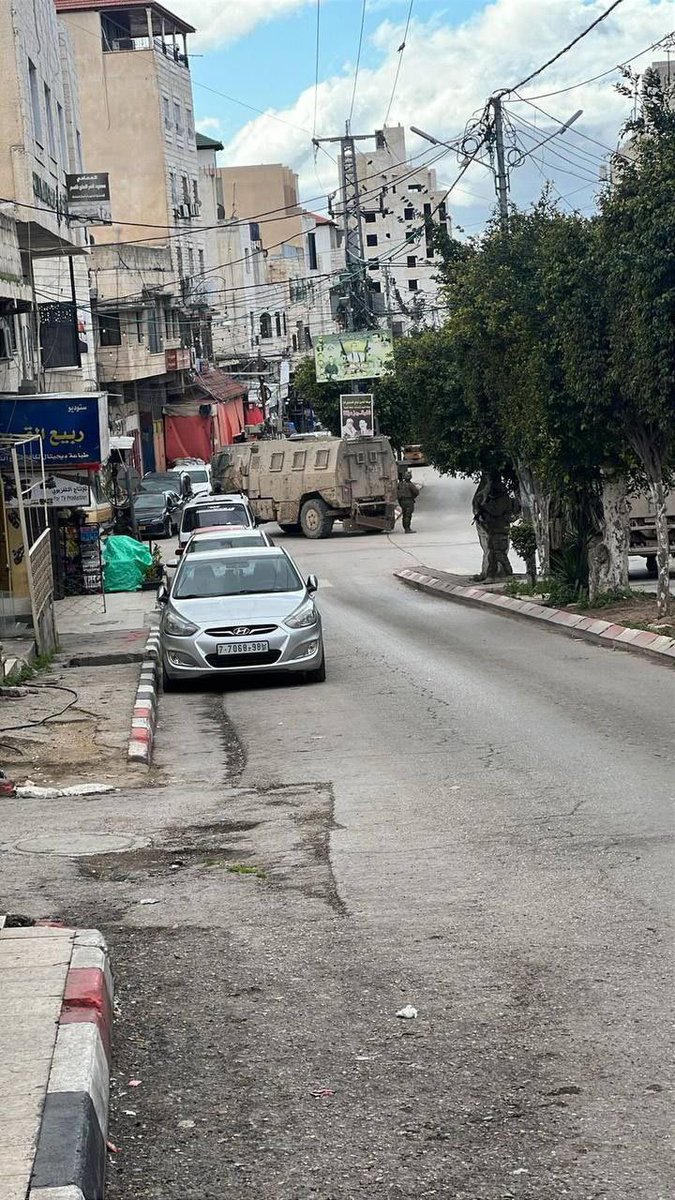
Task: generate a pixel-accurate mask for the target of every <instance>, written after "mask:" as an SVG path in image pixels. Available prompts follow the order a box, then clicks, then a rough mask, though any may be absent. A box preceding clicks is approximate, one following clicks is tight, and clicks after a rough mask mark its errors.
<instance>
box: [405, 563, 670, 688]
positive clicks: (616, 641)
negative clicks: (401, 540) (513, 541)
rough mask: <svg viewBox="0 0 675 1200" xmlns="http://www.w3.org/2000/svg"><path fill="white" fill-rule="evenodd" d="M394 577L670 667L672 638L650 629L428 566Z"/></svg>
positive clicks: (441, 595)
mask: <svg viewBox="0 0 675 1200" xmlns="http://www.w3.org/2000/svg"><path fill="white" fill-rule="evenodd" d="M394 577H395V578H396V579H399V580H400V581H401V583H405V584H407V586H408V587H412V588H415V589H416V590H417V591H419V592H426V593H427V594H428V595H430V596H436V597H438V598H439V599H440V600H453V601H455V602H456V603H459V604H467V605H469V606H471V607H473V608H482V609H483V611H486V610H490V611H492V612H499V613H501V614H502V616H506V617H516V618H517V619H518V620H523V621H534V622H538V624H539V627H540V628H544V627H546V628H548V629H552V630H554V631H555V632H556V633H562V634H565V635H566V636H568V637H575V638H583V640H584V641H587V642H594V643H595V644H596V645H600V646H608V647H610V648H611V649H613V650H630V651H633V652H635V653H637V654H643V655H645V656H647V657H649V658H651V659H652V661H654V662H661V663H663V664H664V665H665V666H669V667H672V666H673V663H675V638H671V637H666V636H663V635H662V634H659V633H656V632H655V631H652V630H647V629H632V628H630V627H628V626H626V625H619V624H615V623H613V622H612V621H604V620H601V619H599V618H597V617H595V616H584V615H583V613H573V612H569V611H568V610H565V609H560V608H551V607H550V606H549V605H546V604H541V603H534V602H533V601H532V600H525V599H523V600H521V599H518V598H517V597H515V596H506V595H504V593H503V591H502V590H501V585H494V586H496V587H498V588H499V590H498V591H496V590H489V585H487V586H480V587H478V586H476V585H475V584H474V585H471V583H470V581H469V580H467V579H465V578H463V577H462V576H457V575H451V574H450V572H449V571H434V570H432V569H431V568H430V567H420V568H419V569H418V570H415V571H411V570H409V569H408V568H407V567H405V568H403V569H402V570H400V571H394Z"/></svg>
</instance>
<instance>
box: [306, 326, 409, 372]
mask: <svg viewBox="0 0 675 1200" xmlns="http://www.w3.org/2000/svg"><path fill="white" fill-rule="evenodd" d="M392 353H393V351H392V343H391V334H390V333H389V332H388V331H386V330H382V329H364V330H361V331H356V332H355V333H331V334H327V335H326V336H325V337H319V338H317V340H316V346H315V349H314V361H315V363H316V379H317V383H330V382H333V381H335V382H338V381H339V380H341V379H374V378H375V376H377V375H384V373H385V371H386V370H387V367H388V365H389V360H390V358H391V355H392Z"/></svg>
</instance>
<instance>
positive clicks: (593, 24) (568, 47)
mask: <svg viewBox="0 0 675 1200" xmlns="http://www.w3.org/2000/svg"><path fill="white" fill-rule="evenodd" d="M620 4H623V0H614V3H613V4H610V6H609V8H607V9H605V11H604V12H603V13H601V14H600V16H599V17H596V19H595V21H591V24H590V25H588V26H587V27H586V29H584V30H582V32H581V33H579V34H577V36H576V37H575V38H573V39H572V41H571V42H568V43H567V45H566V46H563V48H562V50H559V51H558V53H557V54H554V55H553V58H549V59H548V61H547V62H545V63H543V64H542V66H541V67H537V69H536V71H532V72H531V73H530V74H529V75H526V76H525V78H524V79H521V81H520V83H516V84H514V85H513V87H510V88H505V89H504V91H503V92H502V93H501V94H502V95H506V94H508V93H509V92H516V91H519V89H520V88H522V87H525V84H526V83H529V82H530V81H531V80H532V79H536V77H537V75H541V74H542V72H543V71H546V70H547V68H548V67H551V66H553V63H555V62H557V61H558V59H559V58H562V57H563V55H564V54H567V52H568V51H569V50H571V49H572V47H573V46H576V45H578V43H579V42H580V41H582V40H583V38H585V37H587V36H588V34H589V33H591V31H592V30H593V29H596V28H597V26H598V25H600V24H601V22H602V21H605V20H606V19H607V17H608V16H609V15H610V14H611V13H613V12H614V9H615V8H618V7H619V5H620Z"/></svg>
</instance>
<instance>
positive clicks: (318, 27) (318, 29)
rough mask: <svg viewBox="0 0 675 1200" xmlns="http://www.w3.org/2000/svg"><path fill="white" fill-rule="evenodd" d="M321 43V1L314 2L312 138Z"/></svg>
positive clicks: (314, 131) (317, 95)
mask: <svg viewBox="0 0 675 1200" xmlns="http://www.w3.org/2000/svg"><path fill="white" fill-rule="evenodd" d="M320 41H321V0H316V54H315V59H314V124H313V126H312V138H315V137H316V110H317V105H318V102H319V47H320Z"/></svg>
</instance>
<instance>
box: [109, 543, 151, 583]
mask: <svg viewBox="0 0 675 1200" xmlns="http://www.w3.org/2000/svg"><path fill="white" fill-rule="evenodd" d="M151 563H152V555H151V553H150V551H149V550H148V548H147V546H144V545H143V543H142V542H137V541H136V539H135V538H132V537H126V536H124V535H123V534H112V535H111V536H110V537H109V538H108V540H107V542H106V544H105V547H104V549H103V570H104V575H103V579H104V585H105V590H106V592H137V591H139V589H140V586H141V583H142V582H143V579H144V577H145V572H146V571H147V569H148V567H149V566H150V565H151Z"/></svg>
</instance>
